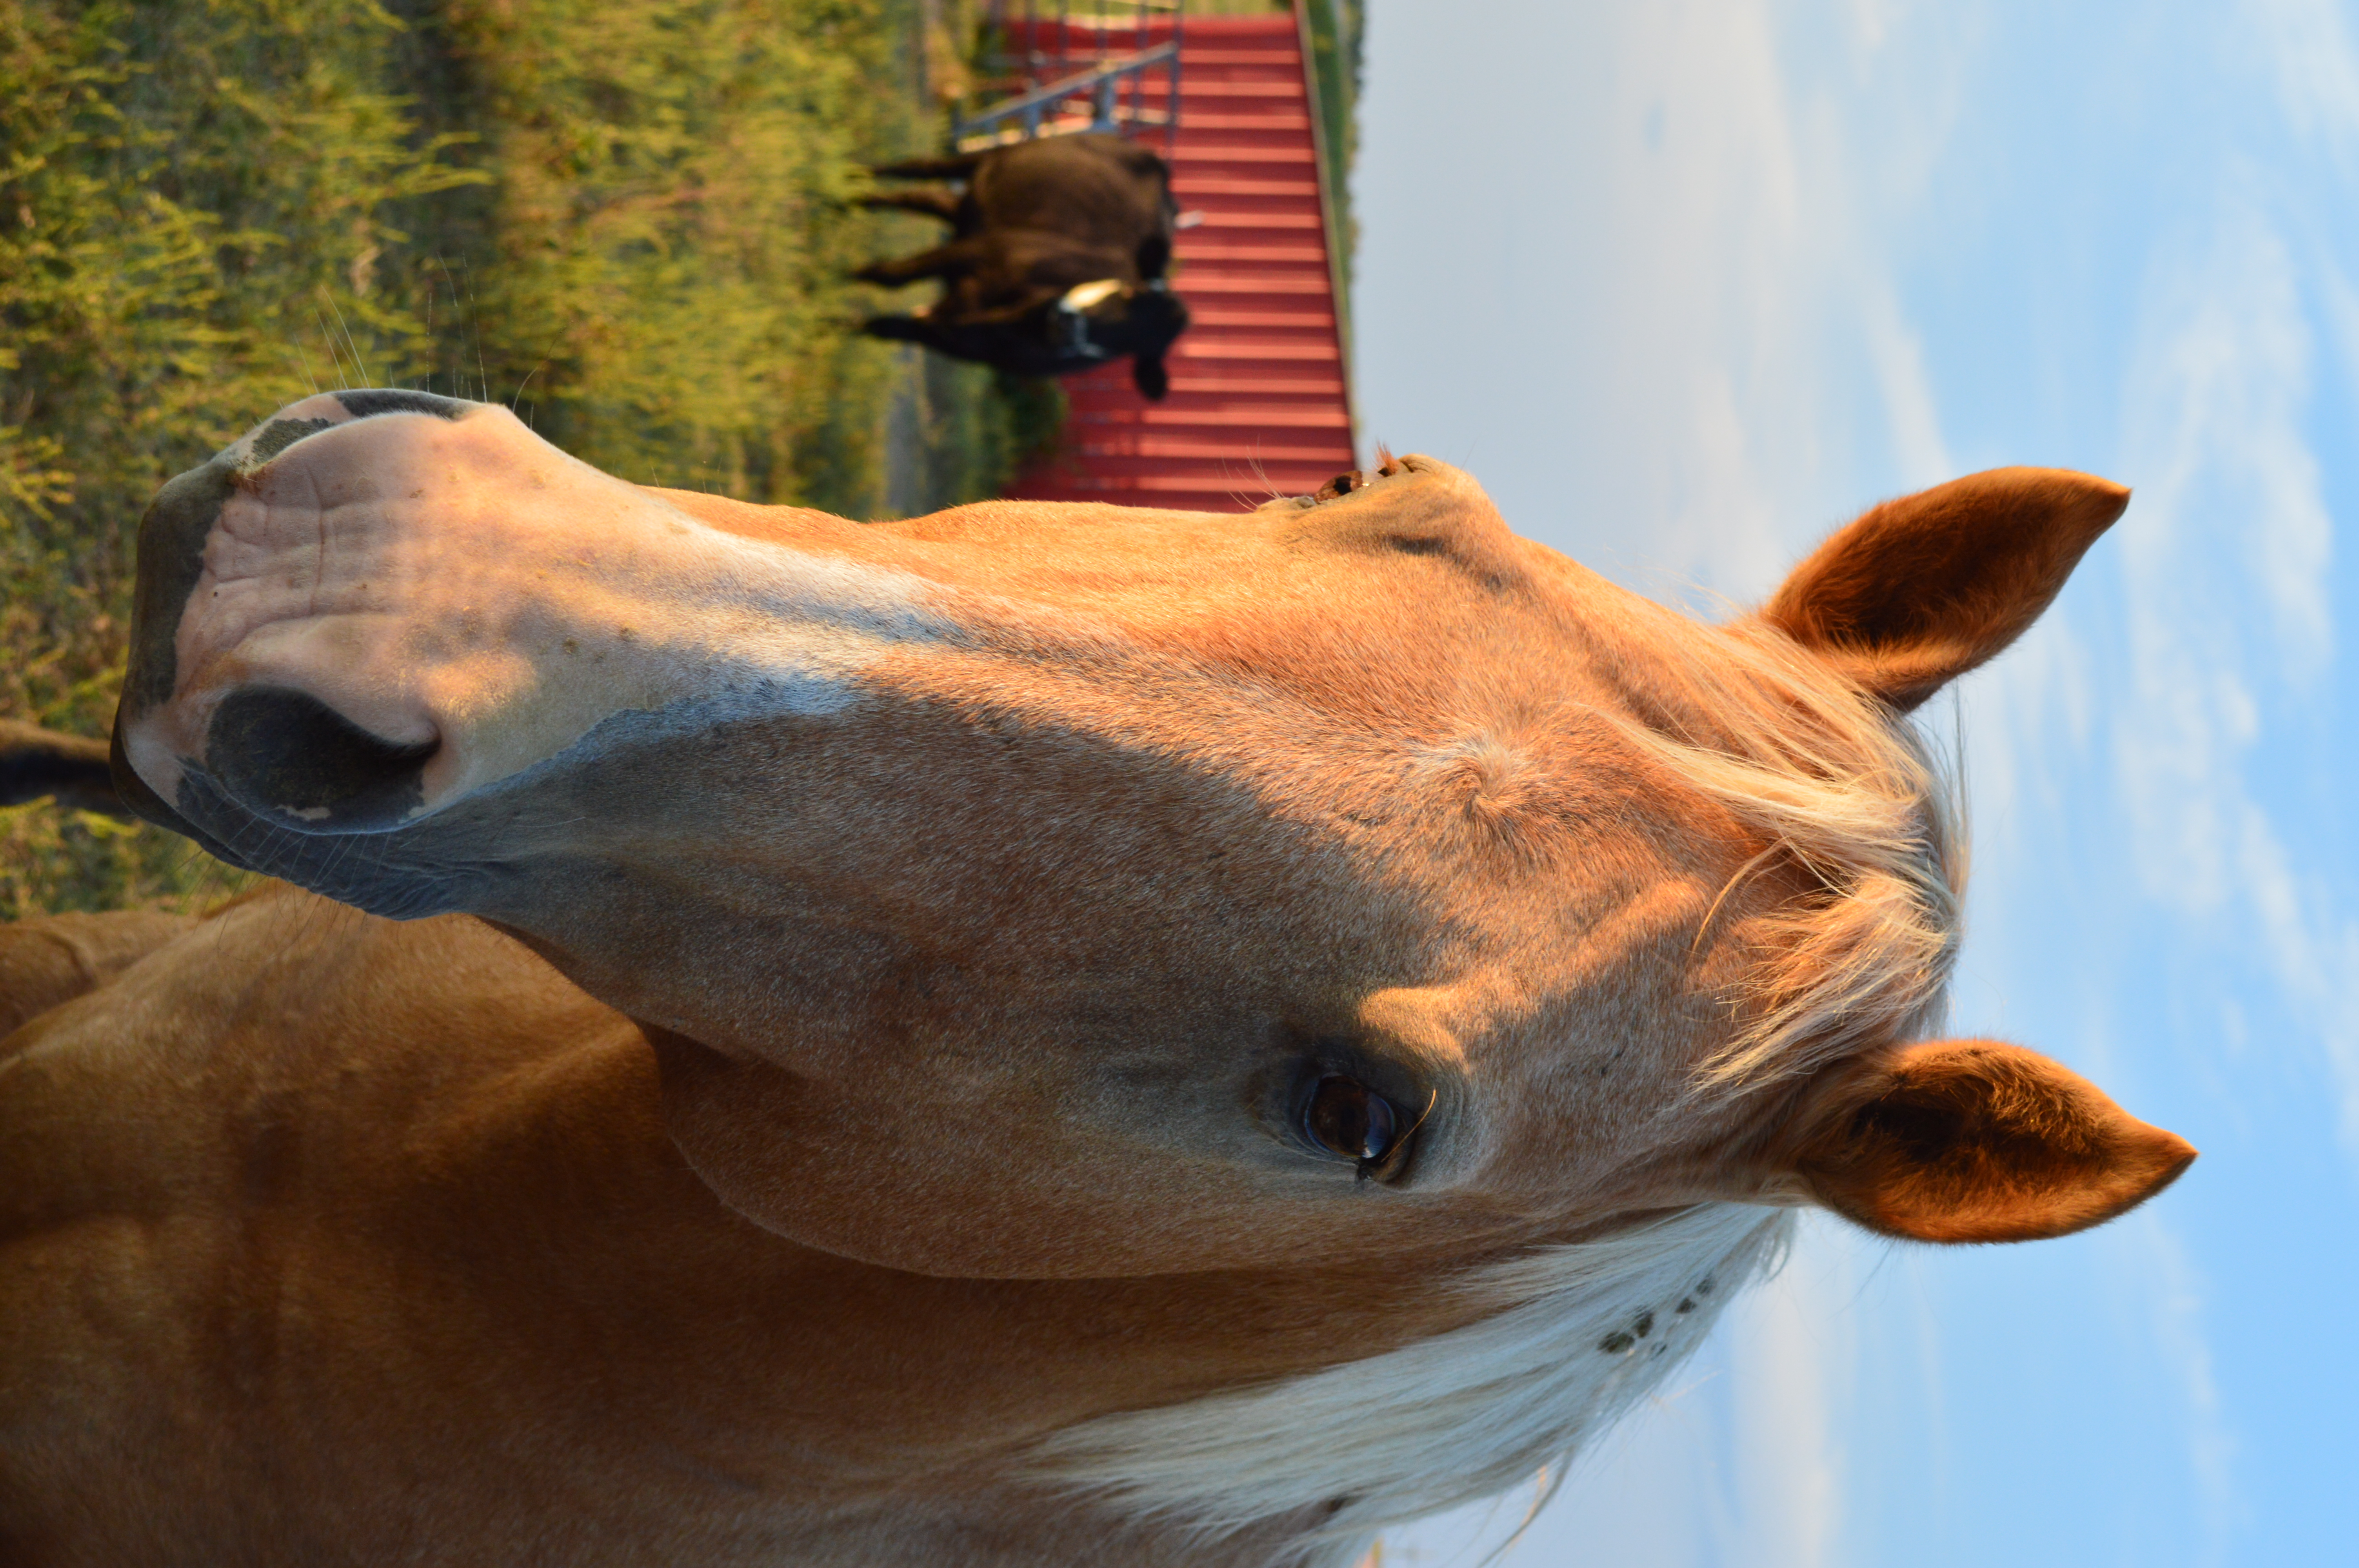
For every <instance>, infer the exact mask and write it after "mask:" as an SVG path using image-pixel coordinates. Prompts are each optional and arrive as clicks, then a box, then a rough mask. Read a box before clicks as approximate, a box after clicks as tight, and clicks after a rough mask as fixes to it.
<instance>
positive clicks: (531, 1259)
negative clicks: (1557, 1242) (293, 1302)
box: [411, 1015, 1468, 1504]
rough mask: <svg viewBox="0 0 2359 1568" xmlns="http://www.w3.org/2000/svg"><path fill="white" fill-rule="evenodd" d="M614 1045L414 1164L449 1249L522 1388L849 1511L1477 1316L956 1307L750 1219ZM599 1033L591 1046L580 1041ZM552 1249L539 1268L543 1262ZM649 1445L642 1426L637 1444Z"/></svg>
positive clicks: (1223, 1286)
mask: <svg viewBox="0 0 2359 1568" xmlns="http://www.w3.org/2000/svg"><path fill="white" fill-rule="evenodd" d="M609 1017H610V1019H612V1022H613V1024H614V1027H612V1028H610V1029H608V1030H605V1031H603V1032H601V1033H597V1034H596V1035H595V1036H594V1037H592V1038H588V1039H583V1038H582V1036H581V1035H580V1033H578V1032H577V1033H576V1034H575V1040H576V1043H575V1044H571V1045H569V1046H567V1047H566V1048H565V1049H563V1050H561V1051H560V1052H556V1053H553V1054H551V1055H550V1056H549V1058H548V1059H546V1060H543V1061H540V1062H536V1063H532V1064H529V1065H523V1066H520V1067H516V1068H511V1069H509V1070H508V1071H506V1072H504V1073H502V1074H500V1075H498V1076H495V1077H493V1078H490V1079H487V1080H485V1081H484V1082H483V1083H482V1084H481V1085H479V1086H478V1087H476V1089H475V1090H474V1091H473V1093H472V1094H471V1095H470V1096H469V1097H468V1103H467V1105H466V1107H465V1109H464V1111H463V1113H462V1114H456V1115H453V1116H452V1117H451V1118H449V1119H446V1120H444V1121H442V1122H440V1123H438V1124H437V1125H436V1127H435V1128H434V1129H432V1130H431V1132H430V1134H429V1139H428V1140H427V1143H426V1144H425V1145H424V1146H422V1147H421V1145H420V1144H419V1142H418V1141H415V1140H413V1141H412V1144H411V1157H412V1159H413V1160H414V1161H416V1162H417V1168H418V1169H419V1171H420V1172H421V1173H423V1176H424V1179H423V1181H422V1183H421V1185H420V1187H419V1189H418V1191H419V1198H418V1201H417V1204H416V1207H417V1208H418V1209H419V1211H420V1222H421V1223H422V1224H423V1225H424V1226H425V1227H426V1230H427V1233H428V1235H429V1238H430V1240H429V1250H431V1251H433V1252H435V1253H437V1254H439V1255H441V1256H444V1257H451V1256H460V1257H464V1258H467V1259H468V1260H470V1267H469V1272H468V1278H467V1281H466V1282H467V1285H468V1288H469V1290H470V1291H471V1292H474V1293H475V1294H476V1295H477V1296H478V1297H479V1298H481V1299H480V1301H479V1302H478V1303H477V1308H476V1310H478V1311H480V1312H481V1313H482V1314H483V1315H484V1317H485V1318H486V1319H487V1320H490V1321H495V1322H499V1323H502V1324H506V1325H516V1327H517V1328H518V1329H521V1330H522V1332H520V1333H516V1334H514V1335H511V1336H507V1344H506V1354H507V1355H508V1356H509V1357H512V1358H513V1359H514V1360H516V1361H517V1362H519V1363H521V1365H517V1366H515V1367H513V1368H509V1369H508V1370H507V1371H506V1374H505V1375H506V1377H507V1378H508V1380H509V1382H510V1385H511V1386H512V1387H516V1388H535V1387H538V1388H540V1389H542V1390H545V1392H546V1394H547V1396H548V1399H549V1403H550V1406H551V1408H552V1410H557V1409H561V1408H563V1407H564V1406H566V1405H567V1404H568V1402H569V1401H571V1404H572V1405H573V1406H574V1407H575V1408H577V1409H578V1408H580V1401H579V1400H578V1396H577V1395H576V1394H575V1392H574V1390H575V1389H576V1388H577V1386H578V1381H579V1377H580V1369H581V1368H582V1367H584V1366H595V1367H597V1368H600V1372H599V1380H600V1383H601V1385H602V1388H603V1397H602V1399H601V1400H599V1401H597V1404H598V1408H597V1410H596V1411H594V1412H593V1413H594V1416H595V1419H596V1420H597V1421H598V1422H602V1423H606V1422H612V1421H613V1419H614V1416H615V1415H616V1414H618V1413H621V1412H622V1411H630V1420H631V1421H647V1422H654V1423H655V1424H656V1425H658V1426H665V1425H673V1426H682V1427H688V1426H692V1427H693V1429H694V1430H695V1431H696V1433H698V1434H699V1436H698V1438H697V1447H698V1451H699V1452H700V1454H701V1455H702V1461H701V1462H703V1463H707V1464H710V1465H714V1466H715V1467H717V1468H720V1469H723V1470H725V1471H730V1472H733V1473H743V1474H745V1476H747V1477H748V1478H756V1477H762V1476H767V1477H769V1478H771V1479H773V1480H776V1481H777V1482H779V1483H781V1484H786V1483H791V1485H792V1486H793V1487H795V1488H796V1490H797V1491H798V1493H799V1495H801V1496H804V1497H807V1498H821V1497H825V1496H833V1497H835V1498H839V1499H840V1500H842V1501H843V1502H844V1503H847V1504H850V1503H856V1502H857V1501H858V1500H860V1499H863V1498H874V1497H876V1496H878V1495H880V1494H881V1495H889V1494H891V1493H894V1492H896V1491H898V1490H899V1489H901V1488H903V1487H923V1488H925V1489H927V1490H929V1491H938V1490H940V1488H942V1487H950V1488H951V1490H953V1491H962V1490H967V1489H970V1488H973V1489H976V1490H978V1491H979V1492H981V1493H989V1492H991V1491H993V1490H994V1489H995V1486H996V1484H997V1483H998V1482H999V1481H1000V1480H1002V1479H1004V1478H1006V1476H1009V1475H1011V1474H1013V1473H1016V1472H1021V1471H1023V1470H1024V1469H1025V1468H1026V1467H1027V1465H1028V1463H1029V1459H1030V1455H1031V1453H1032V1451H1033V1448H1034V1446H1035V1444H1037V1443H1038V1441H1039V1440H1041V1439H1043V1438H1046V1437H1047V1436H1049V1434H1050V1433H1056V1432H1059V1431H1062V1430H1067V1429H1070V1428H1071V1427H1073V1426H1075V1425H1077V1424H1079V1423H1081V1422H1086V1421H1089V1420H1091V1419H1093V1418H1094V1417H1098V1416H1102V1415H1105V1414H1108V1413H1110V1412H1114V1411H1125V1410H1136V1409H1144V1408H1151V1407H1156V1406H1161V1405H1169V1404H1176V1403H1179V1402H1181V1401H1185V1400H1190V1399H1194V1398H1198V1397H1201V1396H1203V1395H1206V1394H1210V1393H1214V1392H1217V1391H1220V1390H1226V1389H1232V1388H1236V1387H1241V1386H1246V1385H1252V1384H1259V1383H1266V1382H1270V1381H1275V1380H1277V1379H1284V1378H1287V1377H1289V1376H1294V1375H1297V1374H1299V1373H1303V1372H1306V1371H1310V1370H1314V1369H1317V1368H1321V1367H1325V1366H1329V1365H1332V1364H1333V1363H1335V1362H1337V1361H1341V1360H1346V1359H1352V1358H1356V1357H1364V1356H1368V1355H1374V1354H1378V1353H1381V1352H1383V1351H1385V1350H1388V1349H1391V1348H1394V1347H1396V1346H1399V1345H1401V1344H1403V1343H1405V1342H1407V1341H1408V1340H1410V1339H1413V1338H1416V1337H1418V1336H1421V1335H1424V1334H1428V1333H1432V1332H1437V1331H1439V1330H1440V1329H1443V1328H1447V1327H1450V1326H1454V1325H1456V1324H1457V1323H1458V1322H1460V1321H1462V1319H1463V1318H1464V1317H1465V1316H1466V1315H1468V1310H1467V1309H1466V1308H1465V1307H1464V1306H1463V1305H1462V1304H1456V1303H1453V1302H1452V1300H1451V1297H1450V1295H1449V1293H1448V1292H1437V1291H1434V1290H1432V1289H1431V1288H1430V1287H1431V1284H1432V1282H1433V1273H1434V1265H1432V1264H1430V1263H1429V1264H1427V1265H1426V1266H1425V1267H1426V1272H1425V1273H1424V1274H1423V1275H1421V1276H1420V1275H1415V1274H1411V1273H1409V1272H1407V1271H1399V1270H1395V1269H1388V1268H1385V1267H1365V1268H1355V1269H1353V1270H1350V1271H1327V1272H1308V1271H1306V1272H1291V1273H1289V1272H1285V1271H1256V1272H1250V1273H1245V1272H1231V1273H1201V1274H1190V1273H1177V1274H1170V1275H1162V1276H1154V1277H1147V1278H1136V1279H1076V1280H1049V1281H1042V1280H987V1279H984V1280H978V1279H945V1278H936V1277H931V1276H927V1275H921V1274H914V1273H908V1272H905V1271H899V1270H894V1269H888V1268H884V1267H880V1266H876V1265H874V1264H869V1263H865V1262H861V1261H858V1260H849V1259H844V1258H842V1257H838V1256H835V1255H832V1254H830V1253H825V1252H821V1251H818V1250H815V1249H810V1248H808V1247H804V1246H802V1245H800V1244H799V1243H796V1242H794V1241H792V1240H789V1239H788V1238H783V1237H780V1236H777V1235H776V1234H774V1233H772V1232H769V1231H766V1230H764V1229H762V1228H761V1227H759V1226H757V1225H756V1224H755V1223H753V1222H752V1221H750V1220H748V1219H746V1218H745V1217H743V1216H741V1215H739V1214H737V1213H735V1212H734V1211H733V1210H731V1209H730V1208H728V1207H727V1206H724V1205H723V1203H722V1202H721V1201H720V1200H719V1199H718V1198H717V1197H716V1196H715V1195H713V1194H712V1191H711V1189H710V1188H708V1187H706V1186H705V1185H704V1184H703V1183H702V1182H701V1180H699V1179H698V1178H697V1177H696V1175H695V1174H694V1173H693V1172H692V1171H690V1169H689V1167H688V1165H687V1163H686V1162H685V1161H683V1160H682V1158H681V1157H680V1155H679V1152H678V1151H677V1150H676V1149H675V1148H674V1147H673V1145H672V1144H671V1141H670V1140H669V1138H668V1137H667V1136H666V1135H665V1133H664V1130H663V1129H662V1126H661V1123H660V1120H659V1117H658V1086H657V1075H656V1067H655V1060H654V1055H653V1053H652V1052H651V1051H650V1050H649V1048H648V1047H647V1044H646V1042H645V1040H644V1039H643V1038H642V1037H641V1036H640V1035H639V1033H638V1032H637V1031H636V1028H635V1027H633V1026H629V1025H626V1024H625V1023H624V1022H622V1021H621V1020H619V1019H614V1018H612V1015H609ZM576 1027H577V1031H578V1024H577V1026H576ZM519 1238H529V1242H530V1244H529V1245H519V1244H518V1243H519ZM628 1424H630V1422H625V1425H626V1426H627V1425H628Z"/></svg>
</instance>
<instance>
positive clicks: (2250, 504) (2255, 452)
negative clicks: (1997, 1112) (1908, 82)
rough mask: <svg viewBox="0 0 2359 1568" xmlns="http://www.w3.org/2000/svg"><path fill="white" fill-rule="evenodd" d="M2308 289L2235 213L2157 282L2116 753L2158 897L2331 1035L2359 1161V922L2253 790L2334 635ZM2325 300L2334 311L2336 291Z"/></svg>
mask: <svg viewBox="0 0 2359 1568" xmlns="http://www.w3.org/2000/svg"><path fill="white" fill-rule="evenodd" d="M2300 285H2301V280H2300V278H2299V276H2298V274H2297V270H2296V266H2295V263H2294V260H2293V257H2292V254H2291V253H2290V252H2289V250H2288V246H2287V244H2286V243H2284V241H2283V240H2282V238H2281V237H2280V236H2279V234H2278V233H2277V232H2276V230H2275V229H2274V228H2273V227H2272V226H2271V225H2270V223H2269V222H2267V219H2266V218H2264V217H2263V216H2261V215H2260V214H2258V213H2256V211H2252V210H2251V209H2250V208H2249V207H2246V206H2245V205H2243V204H2242V203H2240V202H2236V201H2234V200H2229V201H2224V202H2223V204H2222V207H2221V210H2220V214H2219V216H2218V218H2217V220H2216V222H2215V225H2214V228H2213V232H2212V233H2211V234H2210V235H2209V236H2208V237H2207V238H2206V241H2205V243H2203V244H2202V246H2201V248H2200V249H2197V250H2195V251H2194V252H2193V254H2191V255H2188V256H2184V257H2181V258H2180V259H2178V260H2177V261H2175V262H2174V263H2172V264H2171V265H2169V266H2168V267H2166V269H2165V270H2164V271H2163V273H2162V274H2161V275H2160V276H2158V278H2157V280H2156V282H2155V284H2154V286H2153V288H2152V290H2151V294H2150V297H2149V300H2148V303H2147V309H2146V315H2145V325H2144V330H2143V332H2142V334H2141V347H2140V350H2139V351H2138V352H2137V354H2136V357H2135V359H2134V361H2133V368H2132V371H2131V380H2130V386H2129V393H2128V397H2127V408H2128V428H2127V429H2126V431H2125V442H2124V447H2125V452H2124V463H2125V477H2128V478H2130V479H2131V480H2132V481H2133V482H2135V483H2136V485H2137V486H2138V498H2137V503H2136V508H2135V511H2134V513H2133V525H2131V526H2128V527H2125V529H2124V530H2123V531H2122V535H2123V538H2122V548H2123V560H2124V565H2125V572H2124V577H2125V585H2124V586H2125V590H2126V593H2127V599H2128V604H2127V609H2128V633H2129V646H2128V673H2129V678H2130V680H2131V683H2132V691H2133V697H2132V701H2131V703H2130V704H2129V706H2128V708H2127V709H2126V710H2125V712H2123V713H2122V714H2121V715H2119V717H2118V719H2117V720H2116V724H2115V730H2114V755H2115V760H2116V763H2117V766H2118V770H2119V777H2118V783H2119V786H2120V788H2121V790H2122V792H2123V795H2124V797H2125V800H2126V801H2127V803H2128V805H2129V806H2130V814H2131V820H2132V824H2133V826H2134V828H2135V842H2136V847H2137V851H2138V852H2137V855H2136V863H2137V866H2138V869H2139V872H2140V875H2141V878H2142V881H2143V885H2144V887H2145V889H2146V891H2147V893H2148V894H2149V895H2150V896H2151V897H2153V898H2154V899H2156V900H2157V901H2158V903H2162V904H2163V905H2164V906H2166V907H2168V908H2170V909H2173V910H2175V911H2176V912H2178V913H2179V914H2180V915H2181V916H2182V917H2186V918H2190V919H2201V920H2205V921H2207V922H2215V923H2219V924H2218V925H2217V926H2216V929H2218V930H2219V931H2220V932H2221V933H2222V934H2223V935H2228V934H2230V933H2239V934H2243V935H2245V936H2246V939H2247V941H2248V943H2249V948H2250V951H2251V953H2252V956H2253V957H2255V958H2256V961H2257V962H2258V963H2259V964H2260V965H2261V966H2262V967H2263V968H2264V969H2265V970H2266V971H2267V972H2268V973H2270V974H2271V975H2272V976H2273V977H2274V978H2275V979H2276V981H2277V985H2278V987H2279V989H2280V991H2281V993H2282V995H2283V998H2284V1000H2285V1002H2286V1004H2287V1006H2288V1010H2289V1011H2290V1012H2291V1013H2292V1014H2293V1016H2294V1017H2295V1018H2296V1019H2298V1020H2299V1021H2300V1022H2301V1023H2302V1024H2303V1025H2305V1026H2306V1028H2307V1029H2308V1030H2309V1032H2310V1033H2311V1035H2312V1037H2313V1039H2314V1040H2315V1041H2316V1043H2317V1044H2318V1046H2319V1048H2320V1050H2321V1053H2322V1054H2323V1057H2324V1065H2325V1066H2326V1067H2327V1069H2328V1071H2329V1074H2330V1076H2331V1078H2332V1082H2333V1083H2334V1084H2335V1086H2336V1088H2337V1090H2338V1091H2339V1094H2340V1097H2341V1112H2342V1122H2343V1134H2344V1137H2345V1140H2346V1141H2347V1142H2348V1144H2349V1145H2350V1147H2351V1148H2352V1150H2353V1152H2354V1153H2359V1022H2354V1013H2353V1011H2352V1009H2351V1006H2350V999H2351V997H2352V996H2353V995H2354V989H2359V923H2354V921H2353V920H2352V919H2351V918H2350V917H2349V916H2348V915H2346V914H2342V913H2340V911H2339V909H2338V900H2337V898H2336V896H2335V894H2336V890H2335V888H2334V887H2333V886H2332V884H2331V883H2330V882H2329V881H2326V880H2325V879H2323V878H2322V877H2321V876H2320V875H2318V874H2317V873H2316V872H2315V871H2309V870H2305V869H2302V868H2300V867H2299V865H2298V862H2297V860H2296V858H2295V857H2294V856H2293V855H2292V854H2291V853H2290V852H2289V851H2288V847H2287V846H2288V838H2289V837H2290V836H2289V835H2288V833H2287V832H2285V831H2284V830H2282V829H2281V828H2280V827H2278V826H2277V823H2276V822H2275V821H2274V820H2273V819H2272V817H2271V816H2270V814H2269V813H2268V811H2267V809H2265V807H2264V806H2262V804H2261V803H2260V802H2259V801H2258V800H2257V799H2256V796H2255V794H2254V791H2253V789H2252V787H2251V785H2250V783H2249V782H2248V779H2249V773H2250V772H2251V771H2252V770H2254V769H2255V768H2256V767H2261V766H2267V765H2270V764H2269V763H2268V762H2267V761H2266V759H2267V758H2268V757H2270V756H2273V755H2277V753H2275V752H2270V751H2269V750H2268V746H2267V742H2268V741H2269V736H2268V734H2267V724H2266V722H2265V717H2264V715H2265V711H2266V710H2267V708H2269V707H2270V706H2271V700H2270V699H2274V698H2284V697H2296V696H2299V695H2300V694H2302V693H2305V692H2307V691H2310V690H2311V689H2313V688H2314V687H2316V685H2317V684H2318V681H2319V678H2320V676H2321V675H2322V674H2323V673H2324V672H2325V671H2326V670H2327V669H2329V668H2330V667H2331V665H2332V655H2333V648H2334V641H2335V627H2334V622H2333V614H2332V605H2331V603H2330V602H2329V600H2328V598H2327V592H2328V586H2329V582H2330V576H2329V568H2330V566H2331V565H2332V550H2333V543H2334V539H2333V523H2332V517H2331V516H2330V515H2329V514H2328V512H2327V509H2326V504H2325V501H2324V497H2323V494H2322V491H2321V474H2320V464H2319V460H2318V458H2317V455H2316V453H2315V452H2314V451H2313V450H2312V449H2311V446H2310V437H2309V435H2308V433H2307V431H2306V429H2305V427H2304V421H2305V418H2306V416H2307V413H2308V406H2309V397H2310V363H2311V360H2312V358H2313V353H2314V341H2313V339H2314V330H2313V328H2312V325H2311V322H2310V317H2309V315H2308V314H2307V312H2306V311H2305V309H2304V304H2303V297H2302V291H2301V287H2300ZM2324 292H2325V294H2326V296H2327V299H2328V302H2329V305H2330V308H2331V307H2332V303H2333V302H2334V300H2335V298H2336V297H2337V293H2336V289H2335V287H2334V285H2333V280H2332V279H2329V280H2327V287H2325V289H2324ZM2255 938H2256V940H2255Z"/></svg>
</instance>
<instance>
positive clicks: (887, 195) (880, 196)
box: [859, 186, 959, 223]
mask: <svg viewBox="0 0 2359 1568" xmlns="http://www.w3.org/2000/svg"><path fill="white" fill-rule="evenodd" d="M859 205H861V206H863V207H865V208H868V209H869V210H870V211H889V212H921V213H923V214H925V215H926V216H927V217H929V218H940V220H941V221H942V222H945V223H955V222H958V210H959V196H958V193H957V192H956V191H952V190H945V189H942V188H941V187H940V186H933V187H930V188H928V189H919V190H879V191H877V192H875V194H873V195H869V196H864V197H862V198H861V199H860V201H859Z"/></svg>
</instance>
